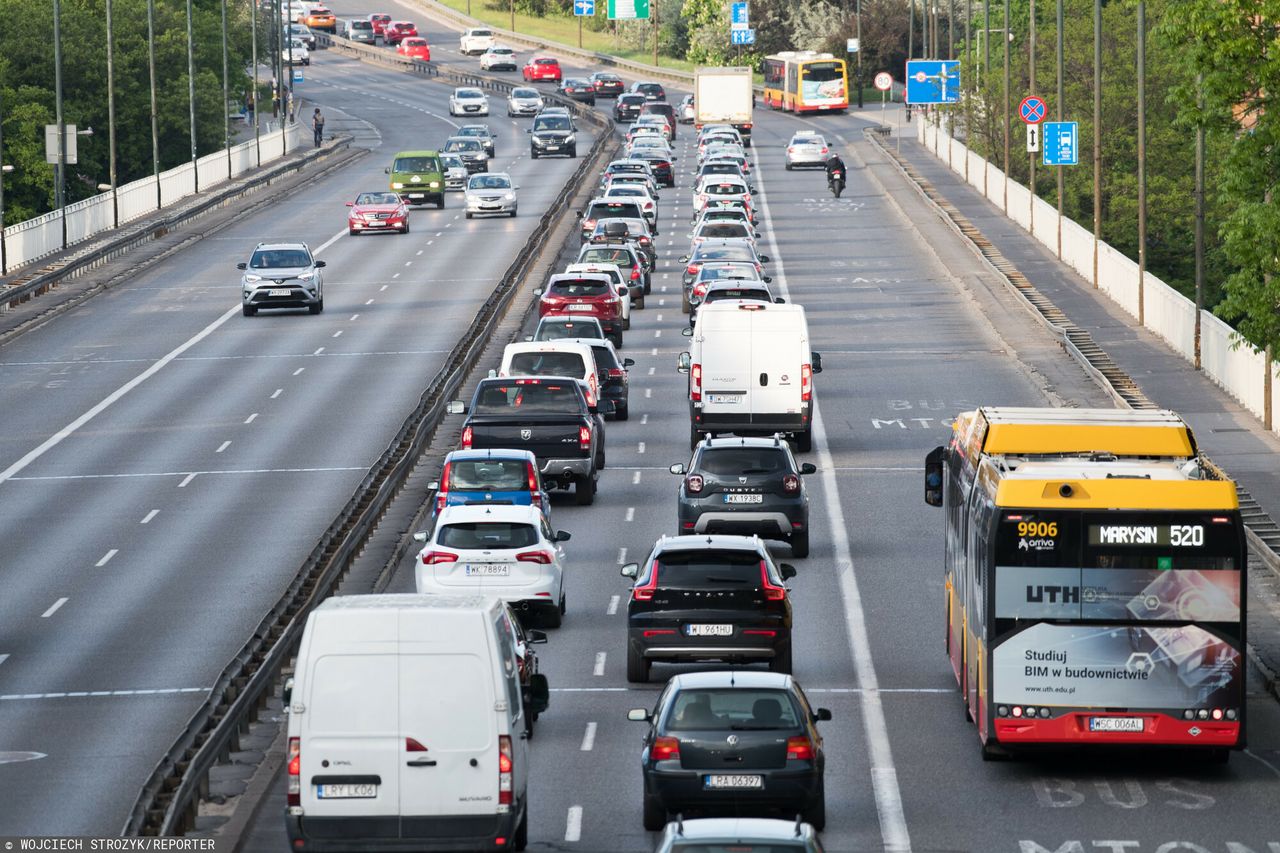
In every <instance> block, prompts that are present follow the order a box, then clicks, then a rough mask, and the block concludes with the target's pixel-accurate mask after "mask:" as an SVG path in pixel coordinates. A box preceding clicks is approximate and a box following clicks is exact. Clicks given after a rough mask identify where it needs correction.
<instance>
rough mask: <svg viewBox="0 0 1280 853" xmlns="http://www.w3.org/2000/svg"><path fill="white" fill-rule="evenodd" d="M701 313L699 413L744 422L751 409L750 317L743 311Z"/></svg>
mask: <svg viewBox="0 0 1280 853" xmlns="http://www.w3.org/2000/svg"><path fill="white" fill-rule="evenodd" d="M704 314H705V317H702V318H699V320H700V321H702V320H704V319H705V321H706V325H699V327H698V334H699V336H700V337H701V338H702V343H701V346H700V347H699V356H700V357H701V359H702V363H701V365H699V369H700V370H701V373H702V376H701V379H702V411H703V414H704V415H728V416H738V415H741V416H742V422H743V423H745V422H746V419H747V416H748V414H749V413H750V410H751V409H750V396H751V389H752V383H751V347H752V345H753V344H752V341H751V316H750V314H748V313H747V312H745V311H744V312H738V311H718V312H715V314H714V316H712V313H711V312H704Z"/></svg>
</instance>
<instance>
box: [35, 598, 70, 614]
mask: <svg viewBox="0 0 1280 853" xmlns="http://www.w3.org/2000/svg"><path fill="white" fill-rule="evenodd" d="M66 603H67V599H66V598H65V597H63V598H59V599H58V600H57V601H55V602H54V603H53V605H52V606H51V607H50V608H49V609H48V610H46V611H45V612H43V613H41V614H40V618H41V619H48V618H49V617H50V616H52V615H53V614H55V613H57V612H58V609H59V608H61V607H62V605H64V604H66Z"/></svg>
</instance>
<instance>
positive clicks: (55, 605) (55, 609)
mask: <svg viewBox="0 0 1280 853" xmlns="http://www.w3.org/2000/svg"><path fill="white" fill-rule="evenodd" d="M66 603H67V599H66V598H59V599H58V600H57V601H55V602H54V603H53V606H52V607H50V608H49V609H48V610H46V611H45V612H43V613H41V614H40V618H41V619H48V618H49V617H50V616H52V615H53V614H55V613H57V612H58V608H59V607H61V606H62V605H64V604H66ZM601 654H603V652H602V653H601Z"/></svg>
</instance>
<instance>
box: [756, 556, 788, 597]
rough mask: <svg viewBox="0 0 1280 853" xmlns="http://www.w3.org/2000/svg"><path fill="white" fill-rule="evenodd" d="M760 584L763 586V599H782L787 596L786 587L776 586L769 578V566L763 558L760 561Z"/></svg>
mask: <svg viewBox="0 0 1280 853" xmlns="http://www.w3.org/2000/svg"><path fill="white" fill-rule="evenodd" d="M760 585H761V586H762V587H763V588H764V600H765V601H784V600H786V597H787V588H786V587H785V586H778V585H777V584H775V583H774V582H773V581H772V580H770V579H769V566H768V565H767V564H766V563H765V561H764V560H761V561H760Z"/></svg>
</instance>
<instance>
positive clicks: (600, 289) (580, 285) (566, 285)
mask: <svg viewBox="0 0 1280 853" xmlns="http://www.w3.org/2000/svg"><path fill="white" fill-rule="evenodd" d="M547 292H548V293H551V294H553V295H555V296H608V295H609V293H610V288H609V282H607V281H600V280H599V279H594V278H569V279H565V280H563V281H556V282H552V283H551V286H550V287H548V288H547Z"/></svg>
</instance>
